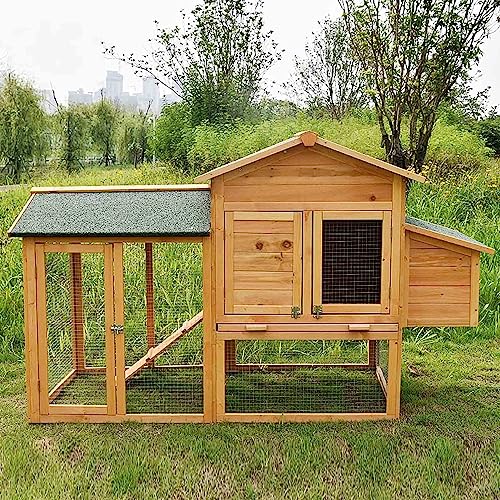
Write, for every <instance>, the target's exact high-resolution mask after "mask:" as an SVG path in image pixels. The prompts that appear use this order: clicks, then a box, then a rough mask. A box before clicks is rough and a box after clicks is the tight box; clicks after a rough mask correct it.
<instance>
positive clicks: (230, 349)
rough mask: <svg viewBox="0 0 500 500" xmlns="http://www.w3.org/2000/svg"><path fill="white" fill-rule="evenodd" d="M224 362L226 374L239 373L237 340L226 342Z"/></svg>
mask: <svg viewBox="0 0 500 500" xmlns="http://www.w3.org/2000/svg"><path fill="white" fill-rule="evenodd" d="M224 362H225V366H226V373H234V372H236V371H238V369H237V367H236V340H226V347H225V349H224Z"/></svg>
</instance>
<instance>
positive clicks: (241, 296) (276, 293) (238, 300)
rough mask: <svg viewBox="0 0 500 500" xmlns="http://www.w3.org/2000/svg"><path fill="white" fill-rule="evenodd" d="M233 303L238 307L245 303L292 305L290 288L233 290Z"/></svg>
mask: <svg viewBox="0 0 500 500" xmlns="http://www.w3.org/2000/svg"><path fill="white" fill-rule="evenodd" d="M234 304H235V306H240V307H241V306H245V305H259V306H260V305H269V306H288V307H289V308H291V307H292V305H293V294H292V290H291V289H285V290H273V289H268V290H235V291H234ZM288 312H290V311H288Z"/></svg>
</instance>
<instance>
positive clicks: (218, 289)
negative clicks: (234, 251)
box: [211, 177, 225, 318]
mask: <svg viewBox="0 0 500 500" xmlns="http://www.w3.org/2000/svg"><path fill="white" fill-rule="evenodd" d="M211 193H212V221H211V224H212V227H211V231H212V235H213V238H214V240H215V249H214V256H215V257H214V259H215V283H214V286H215V295H216V300H215V315H216V318H218V317H221V316H223V315H224V304H225V286H224V259H225V257H224V255H225V254H224V238H225V229H224V184H223V182H222V178H220V177H219V178H216V179H213V180H212V189H211Z"/></svg>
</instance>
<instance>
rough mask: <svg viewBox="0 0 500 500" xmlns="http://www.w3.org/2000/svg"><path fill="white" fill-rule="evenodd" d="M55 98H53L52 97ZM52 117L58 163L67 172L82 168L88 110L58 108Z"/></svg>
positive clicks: (74, 107) (86, 138)
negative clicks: (60, 163) (61, 164)
mask: <svg viewBox="0 0 500 500" xmlns="http://www.w3.org/2000/svg"><path fill="white" fill-rule="evenodd" d="M54 97H55V96H54ZM56 103H57V112H56V114H55V116H54V120H55V126H56V127H55V129H56V134H57V142H58V152H59V155H60V156H59V158H60V161H61V162H62V163H63V165H64V166H65V168H66V170H67V171H68V172H75V171H76V170H78V169H79V168H81V167H82V160H83V159H84V158H85V155H86V154H87V151H88V148H89V120H90V117H89V109H88V107H86V106H78V105H69V106H60V105H59V103H58V102H57V100H56Z"/></svg>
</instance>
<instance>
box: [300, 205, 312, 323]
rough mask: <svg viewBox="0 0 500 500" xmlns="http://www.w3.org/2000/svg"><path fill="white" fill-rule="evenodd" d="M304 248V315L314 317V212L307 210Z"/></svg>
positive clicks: (304, 221)
mask: <svg viewBox="0 0 500 500" xmlns="http://www.w3.org/2000/svg"><path fill="white" fill-rule="evenodd" d="M302 224H303V233H304V237H303V238H302V249H303V261H302V281H303V286H302V315H303V316H306V317H310V318H312V316H311V314H312V290H313V286H312V282H313V281H312V279H313V213H312V212H311V211H310V210H306V211H304V213H303V223H302Z"/></svg>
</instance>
